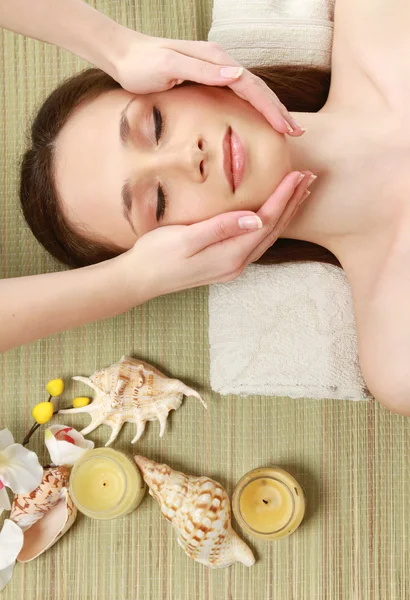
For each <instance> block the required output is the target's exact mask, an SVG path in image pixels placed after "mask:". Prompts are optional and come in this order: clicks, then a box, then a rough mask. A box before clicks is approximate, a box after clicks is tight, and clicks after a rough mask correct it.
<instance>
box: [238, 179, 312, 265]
mask: <svg viewBox="0 0 410 600" xmlns="http://www.w3.org/2000/svg"><path fill="white" fill-rule="evenodd" d="M309 177H310V173H308V174H306V175H305V177H304V179H303V181H302V182H301V183H300V184H299V185H298V187H297V188H296V190H295V193H294V195H293V197H292V198H291V200H290V201H289V203H288V205H287V206H286V209H285V210H284V211H283V214H282V215H281V217H280V218H279V220H278V222H277V223H276V224H275V225H274V226H273V228H272V229H271V231H269V233H268V235H266V236H265V238H264V239H263V240H262V241H261V242H260V244H258V246H256V248H254V249H253V250H252V252H251V253H250V255H249V256H248V258H247V261H246V262H247V264H249V263H250V262H255V261H257V260H259V259H260V257H261V256H263V255H264V254H265V252H266V251H267V250H268V249H269V248H270V247H271V246H272V245H273V244H274V243H275V242H276V240H277V239H278V238H279V237H280V236H281V235H282V233H283V232H284V231H286V228H287V227H288V225H289V223H290V222H291V221H292V219H293V217H294V216H295V214H296V213H297V211H298V210H299V207H300V205H301V204H302V202H303V201H304V200H306V198H307V196H308V195H309V194H310V192H308V191H307V186H308V185H309Z"/></svg>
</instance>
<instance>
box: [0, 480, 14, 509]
mask: <svg viewBox="0 0 410 600" xmlns="http://www.w3.org/2000/svg"><path fill="white" fill-rule="evenodd" d="M0 483H1V482H0ZM10 509H11V504H10V500H9V497H8V495H7V492H6V488H5V487H3V488H2V489H1V490H0V514H1V513H2V511H3V510H10Z"/></svg>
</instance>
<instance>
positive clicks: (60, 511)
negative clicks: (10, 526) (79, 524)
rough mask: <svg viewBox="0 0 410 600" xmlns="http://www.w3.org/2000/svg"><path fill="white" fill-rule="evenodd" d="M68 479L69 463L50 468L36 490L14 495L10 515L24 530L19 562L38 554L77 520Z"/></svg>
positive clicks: (35, 556)
mask: <svg viewBox="0 0 410 600" xmlns="http://www.w3.org/2000/svg"><path fill="white" fill-rule="evenodd" d="M68 479H69V471H68V469H67V468H66V467H50V468H47V469H44V475H43V481H42V482H41V484H40V485H39V486H38V487H37V488H36V489H35V490H34V491H33V492H31V493H30V494H18V495H16V496H15V497H14V500H13V505H12V509H11V513H10V519H11V520H12V521H14V522H15V523H17V525H19V526H20V527H21V529H22V530H23V531H24V544H23V548H22V549H21V551H20V554H19V555H18V557H17V560H18V561H19V562H29V561H30V560H33V559H34V558H37V556H39V555H40V554H42V553H43V552H45V551H46V550H48V548H50V547H51V546H52V545H53V544H55V543H56V542H57V541H58V540H59V539H60V538H61V537H62V536H63V535H64V533H65V532H66V531H67V530H68V529H69V528H70V527H71V525H72V524H73V523H74V521H75V519H76V517H77V509H76V507H75V505H74V503H73V501H72V499H71V497H70V495H69V493H68V491H67V487H66V486H67V485H68Z"/></svg>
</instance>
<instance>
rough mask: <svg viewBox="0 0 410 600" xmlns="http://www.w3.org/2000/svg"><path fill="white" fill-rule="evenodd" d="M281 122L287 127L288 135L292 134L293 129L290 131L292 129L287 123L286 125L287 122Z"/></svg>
mask: <svg viewBox="0 0 410 600" xmlns="http://www.w3.org/2000/svg"><path fill="white" fill-rule="evenodd" d="M283 121H284V123H285V125H286V127H287V129H288V132H289V133H293V129H292V127H291V126H290V125H289V123H288V122H287V121H285V119H283Z"/></svg>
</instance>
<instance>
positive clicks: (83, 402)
mask: <svg viewBox="0 0 410 600" xmlns="http://www.w3.org/2000/svg"><path fill="white" fill-rule="evenodd" d="M88 404H90V399H89V398H86V397H85V396H77V398H74V400H73V406H74V408H82V407H83V406H88Z"/></svg>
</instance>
